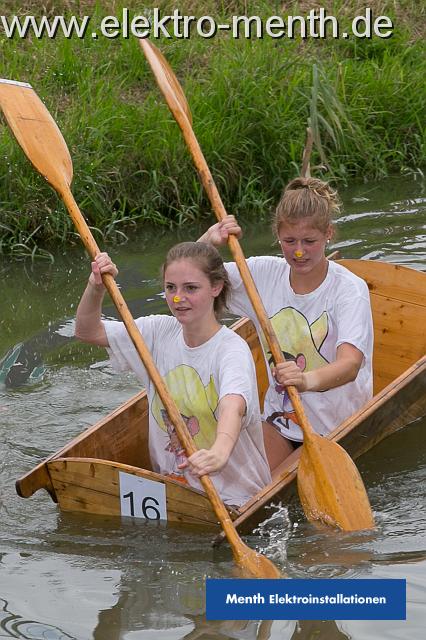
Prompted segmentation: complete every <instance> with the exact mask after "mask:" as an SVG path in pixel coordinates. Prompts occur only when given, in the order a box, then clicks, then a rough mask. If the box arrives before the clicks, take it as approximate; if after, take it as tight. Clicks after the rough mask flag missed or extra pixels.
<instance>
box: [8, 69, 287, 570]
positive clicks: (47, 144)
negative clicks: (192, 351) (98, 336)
mask: <svg viewBox="0 0 426 640" xmlns="http://www.w3.org/2000/svg"><path fill="white" fill-rule="evenodd" d="M0 106H1V108H2V109H3V112H4V115H5V117H6V120H7V123H8V125H9V127H10V129H11V130H12V132H13V133H14V135H15V137H16V139H17V141H18V143H19V144H20V145H21V147H22V149H23V150H24V152H25V154H26V156H27V157H28V159H29V160H30V161H31V163H32V164H33V165H34V167H35V169H36V170H37V171H38V172H39V173H41V175H42V176H44V178H45V179H46V180H47V182H49V184H50V185H51V186H52V187H53V188H54V189H55V190H56V191H57V193H58V195H59V196H60V197H61V198H62V200H63V202H64V204H65V206H66V207H67V209H68V212H69V214H70V216H71V218H72V220H73V222H74V224H75V226H76V228H77V231H78V233H79V234H80V237H81V239H82V241H83V243H84V246H85V247H86V249H87V251H88V253H89V254H90V256H91V257H92V259H93V258H94V257H95V256H96V255H97V254H98V253H99V248H98V246H97V244H96V242H95V240H94V238H93V236H92V234H91V231H90V229H89V227H88V225H87V223H86V221H85V219H84V218H83V216H82V214H81V212H80V210H79V208H78V206H77V204H76V202H75V200H74V197H73V195H72V193H71V189H70V186H71V182H72V177H73V168H72V161H71V157H70V154H69V151H68V148H67V145H66V142H65V140H64V138H63V137H62V134H61V132H60V131H59V128H58V127H57V125H56V123H55V121H54V120H53V118H52V116H51V115H50V113H49V111H48V110H47V108H46V107H45V106H44V104H43V103H42V102H41V100H40V99H39V97H38V96H37V94H36V93H35V91H34V90H33V89H32V87H31V86H30V85H28V84H23V83H17V82H11V81H4V80H0ZM102 279H103V282H104V284H105V287H106V288H107V290H108V292H109V294H110V296H111V298H112V300H113V302H114V303H115V305H116V307H117V310H118V312H119V314H120V316H121V318H122V320H123V322H124V324H125V326H126V329H127V331H128V333H129V336H130V338H131V340H132V342H133V344H134V345H135V348H136V350H137V352H138V354H139V356H140V357H141V359H142V362H143V364H144V365H145V368H146V370H147V372H148V374H149V376H150V378H151V380H152V381H153V383H154V385H155V388H156V390H157V392H158V395H159V396H160V398H161V401H162V403H163V405H164V407H165V408H166V410H167V413H168V415H169V417H170V420H171V421H172V423H173V425H174V426H175V428H176V432H177V434H178V437H179V440H180V441H181V443H182V445H183V446H184V448H185V452H186V454H187V456H190V455H192V454H193V453H194V452H195V451H196V447H195V444H194V442H193V440H192V438H191V435H190V433H189V431H188V429H187V427H186V425H185V422H184V420H183V419H182V416H181V414H180V413H179V410H178V408H177V406H176V404H175V402H174V400H173V398H172V397H171V395H170V393H169V391H168V389H167V387H166V385H165V383H164V380H163V378H162V377H161V375H160V373H159V372H158V370H157V367H156V366H155V364H154V361H153V359H152V357H151V354H150V352H149V350H148V348H147V347H146V345H145V342H144V340H143V338H142V336H141V334H140V333H139V331H138V329H137V327H136V324H135V322H134V320H133V317H132V315H131V313H130V311H129V309H128V307H127V305H126V303H125V301H124V298H123V296H122V295H121V293H120V290H119V289H118V286H117V284H116V282H115V280H114V278H113V277H112V276H111V274H105V275H103V276H102ZM201 482H202V485H203V487H204V490H205V492H206V494H207V495H208V498H209V500H210V502H211V504H212V507H213V509H214V511H215V513H216V515H217V518H218V520H219V522H220V524H221V526H222V528H223V530H224V532H225V534H226V536H227V538H228V540H229V543H230V545H231V547H232V551H233V555H234V559H235V562H236V563H237V564H238V565H239V566H240V567H241V568H242V569H243V570H244V572H245V573H246V574H248V575H250V576H252V577H253V576H254V577H258V578H278V577H280V575H281V574H280V572H279V571H278V569H277V567H276V566H275V565H274V564H273V563H272V562H271V561H270V560H269V559H268V558H266V557H265V556H263V555H261V554H259V553H257V552H255V551H254V550H253V549H250V548H249V547H248V546H247V545H246V544H244V543H243V541H242V540H241V538H240V537H239V535H238V534H237V532H236V530H235V528H234V526H233V524H232V520H231V518H230V516H229V514H228V511H227V510H226V507H225V505H224V504H223V502H222V501H221V499H220V497H219V495H218V493H217V491H216V489H215V487H214V485H213V483H212V481H211V479H210V478H209V477H208V476H203V477H202V478H201Z"/></svg>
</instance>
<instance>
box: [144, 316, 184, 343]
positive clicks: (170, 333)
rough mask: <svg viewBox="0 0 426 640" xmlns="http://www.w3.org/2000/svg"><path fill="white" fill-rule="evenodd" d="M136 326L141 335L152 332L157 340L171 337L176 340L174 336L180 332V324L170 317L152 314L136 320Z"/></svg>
mask: <svg viewBox="0 0 426 640" xmlns="http://www.w3.org/2000/svg"><path fill="white" fill-rule="evenodd" d="M136 324H137V325H138V328H139V329H140V330H141V331H142V333H144V332H145V333H146V332H152V333H153V334H155V336H156V337H157V338H158V337H171V338H172V339H176V336H177V335H178V334H179V333H181V332H182V326H181V324H180V323H179V322H178V321H177V320H176V318H175V317H174V316H171V315H170V316H168V315H165V314H154V315H149V316H142V317H140V318H138V319H137V320H136Z"/></svg>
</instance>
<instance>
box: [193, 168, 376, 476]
mask: <svg viewBox="0 0 426 640" xmlns="http://www.w3.org/2000/svg"><path fill="white" fill-rule="evenodd" d="M338 211H339V202H338V197H337V193H336V192H335V191H334V190H333V189H331V187H330V186H329V185H328V184H327V183H325V182H322V181H321V180H317V179H314V178H297V179H295V180H293V181H292V182H290V184H289V185H288V186H287V187H286V189H285V191H284V193H283V196H282V198H281V200H280V202H279V204H278V206H277V209H276V211H275V215H274V218H273V230H274V233H275V235H276V237H277V239H278V241H279V243H280V246H281V250H282V253H283V258H279V257H273V256H265V257H255V258H249V259H248V261H247V263H248V265H249V268H250V271H251V273H252V276H253V279H254V282H255V284H256V286H257V289H258V291H259V294H260V297H261V299H262V301H263V304H264V306H265V309H266V312H267V313H268V316H269V317H270V319H271V322H272V325H273V327H274V330H275V332H276V334H277V337H278V340H279V342H280V345H281V349H282V351H283V354H284V357H285V359H286V360H287V362H285V363H283V364H280V365H279V366H278V367H276V369H275V370H273V372H272V374H271V380H270V382H271V385H270V388H269V390H268V393H267V395H266V399H265V407H264V421H265V422H264V435H265V445H266V451H267V455H268V460H269V463H270V466H271V469H272V470H273V469H274V468H276V466H277V465H279V464H280V462H281V461H282V460H283V459H284V458H285V457H287V456H288V455H289V454H290V453H292V452H293V450H294V449H295V448H297V447H298V446H299V445H300V444H301V442H302V440H303V434H302V431H301V429H300V427H299V426H298V425H297V418H296V416H295V414H294V412H293V410H292V406H291V403H290V401H289V399H288V396H287V394H286V392H285V386H287V385H294V386H295V387H296V388H297V389H298V391H299V392H300V393H301V399H302V402H303V405H304V408H305V411H306V413H307V416H308V418H309V420H310V422H311V424H312V426H313V428H314V429H315V430H316V431H317V432H319V433H320V434H322V435H326V434H327V433H329V432H330V431H331V430H333V429H334V428H335V427H337V426H338V425H339V424H340V423H341V422H342V421H343V420H344V419H345V418H347V417H349V416H350V415H351V414H352V413H354V412H355V411H356V410H357V409H359V408H360V407H361V405H362V404H364V403H365V402H366V401H367V400H369V399H370V398H371V396H372V362H371V360H372V350H373V325H372V316H371V307H370V298H369V293H368V288H367V285H366V283H365V282H364V281H363V280H362V279H360V278H358V277H357V276H355V275H353V274H352V273H351V272H350V271H348V270H347V269H345V268H344V267H343V266H341V265H339V264H337V263H335V262H332V261H328V260H327V258H326V255H325V248H326V246H327V244H328V242H329V241H330V239H331V237H332V235H333V226H332V217H333V214H334V213H337V212H338ZM229 234H235V235H237V236H239V235H241V229H240V227H239V225H238V224H237V222H236V220H235V218H234V217H233V216H228V217H227V218H226V219H225V220H224V221H222V222H220V223H217V224H215V225H213V226H212V227H210V229H209V230H208V231H207V232H206V233H205V234H204V235H203V236H202V238H200V240H202V241H204V242H209V243H211V244H213V245H216V246H220V245H223V244H225V243H226V242H227V239H228V236H229ZM225 267H226V270H227V272H228V274H229V277H230V281H231V287H232V291H231V296H230V301H229V305H228V308H229V310H230V311H231V312H233V313H236V314H239V315H242V316H248V317H250V318H251V319H252V320H253V322H254V323H255V324H256V326H257V329H258V331H259V335H261V329H260V326H259V323H258V322H257V318H256V316H255V314H254V311H253V308H252V306H251V303H250V301H249V299H248V297H247V294H246V292H245V288H244V284H243V282H242V280H241V277H240V274H239V271H238V269H237V266H236V265H235V263H229V264H226V265H225ZM264 349H265V352H266V358H267V360H268V361H269V362H271V354H270V353H269V352H268V347H267V345H266V342H264ZM282 436H283V437H282Z"/></svg>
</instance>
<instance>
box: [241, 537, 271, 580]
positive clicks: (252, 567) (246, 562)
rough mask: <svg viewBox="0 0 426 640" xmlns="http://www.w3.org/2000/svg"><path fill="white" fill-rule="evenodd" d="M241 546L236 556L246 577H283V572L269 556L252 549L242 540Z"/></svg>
mask: <svg viewBox="0 0 426 640" xmlns="http://www.w3.org/2000/svg"><path fill="white" fill-rule="evenodd" d="M240 543H241V544H240V545H239V548H238V550H237V552H236V553H235V551H236V550H235V547H234V558H235V562H236V563H237V565H238V567H239V568H240V569H241V573H242V575H243V577H245V578H282V577H283V576H282V573H281V572H280V571H279V570H278V568H277V567H276V566H275V565H274V563H273V562H271V560H269V558H267V557H266V556H264V555H262V554H261V553H257V551H254V550H253V549H250V547H248V546H247V545H246V544H244V542H242V541H240Z"/></svg>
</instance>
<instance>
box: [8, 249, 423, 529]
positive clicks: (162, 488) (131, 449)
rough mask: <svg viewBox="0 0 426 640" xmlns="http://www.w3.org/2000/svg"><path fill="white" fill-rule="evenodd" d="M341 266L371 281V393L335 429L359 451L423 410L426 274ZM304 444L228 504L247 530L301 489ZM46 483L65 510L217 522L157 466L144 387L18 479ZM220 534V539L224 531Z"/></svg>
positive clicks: (26, 492)
mask: <svg viewBox="0 0 426 640" xmlns="http://www.w3.org/2000/svg"><path fill="white" fill-rule="evenodd" d="M340 262H341V264H343V265H344V266H345V267H347V268H348V269H350V270H351V271H352V272H354V273H356V274H357V275H359V276H361V277H362V278H364V280H365V281H366V282H367V284H368V287H369V290H370V295H371V303H372V310H373V319H374V331H375V347H374V359H373V365H374V393H375V395H374V397H373V398H372V400H371V401H370V402H368V403H367V404H366V405H365V406H363V407H362V409H361V410H360V411H358V412H357V413H355V414H354V415H352V416H351V417H350V418H348V419H347V420H346V421H345V422H344V423H342V424H341V425H338V426H337V427H336V429H335V430H334V431H333V432H332V433H331V434H330V435H329V437H330V438H331V439H333V440H335V441H338V442H339V443H340V444H341V445H342V446H343V447H344V448H345V449H346V450H347V451H348V452H349V454H350V455H351V456H352V457H353V458H357V457H358V456H360V455H362V454H363V453H365V452H366V451H368V450H370V449H371V448H372V447H374V445H376V444H377V443H378V442H380V441H381V440H383V438H385V437H387V436H389V435H390V434H392V433H394V432H396V431H398V430H399V429H401V428H403V427H404V426H406V425H407V424H409V423H410V422H412V421H413V420H415V419H417V418H419V417H421V416H424V415H425V414H426V356H425V355H424V354H425V352H426V332H425V330H424V327H425V324H426V300H425V295H424V292H425V291H426V274H425V273H422V272H420V271H415V270H413V269H408V268H406V267H402V266H398V265H393V264H388V263H383V262H376V261H366V260H341V261H340ZM233 329H234V330H235V331H236V332H237V333H238V334H239V335H241V336H242V337H243V338H244V339H245V340H246V341H247V343H248V344H249V346H250V349H251V352H252V354H253V358H254V361H255V364H256V373H257V379H258V388H259V397H260V401H261V403H263V399H264V396H265V392H266V389H267V386H268V378H267V372H266V365H265V361H264V358H263V355H262V350H261V346H260V343H259V339H258V336H257V333H256V331H255V329H254V326H253V324H252V323H251V322H250V321H249V320H247V319H242V320H239V321H238V322H236V323H235V324H234V325H233ZM299 456H300V450H298V451H295V452H294V453H293V454H292V455H291V456H290V457H289V458H288V459H287V460H285V461H284V462H283V463H282V465H281V466H280V467H279V468H278V469H277V470H276V471H275V472H274V477H273V480H272V482H271V483H270V484H269V485H268V486H267V487H265V488H264V489H263V490H262V491H261V492H259V493H258V494H257V495H256V496H255V497H254V498H252V499H251V500H250V501H249V502H247V503H246V504H245V505H243V506H242V507H241V508H240V509H239V510H235V509H230V513H231V517H232V518H233V520H234V522H235V525H236V526H237V527H238V529H239V531H240V532H241V533H249V532H251V531H252V530H253V528H254V527H255V526H256V525H258V524H259V523H260V522H262V520H264V519H265V517H267V516H269V515H270V511H269V512H267V511H266V510H265V509H266V507H267V506H268V505H269V504H270V503H272V502H273V503H276V502H278V501H281V502H283V503H285V502H287V501H288V500H289V499H290V498H291V497H292V496H293V495H295V493H296V491H295V478H296V474H297V465H298V458H299ZM42 488H43V489H46V490H47V491H48V492H49V494H50V496H51V498H52V499H53V500H54V501H55V502H57V503H58V504H59V507H60V508H61V509H63V510H65V511H78V512H83V513H90V514H103V515H113V516H128V517H135V518H137V517H140V518H145V519H147V520H159V519H160V520H167V521H168V523H171V524H184V525H200V526H203V527H209V528H210V527H213V528H216V529H218V524H217V521H216V517H215V515H214V512H213V510H212V508H211V505H210V502H209V500H208V498H207V497H206V496H205V495H204V494H203V493H202V492H201V491H197V490H196V489H192V488H189V487H187V486H185V485H182V484H180V483H179V482H177V481H176V480H173V479H170V478H167V477H165V476H162V475H160V474H157V473H154V472H153V471H152V470H151V465H150V460H149V454H148V404H147V399H146V395H145V392H143V391H142V392H140V393H138V394H137V395H135V396H134V397H133V398H131V399H130V400H128V401H127V402H125V403H124V404H123V405H122V406H120V407H119V408H118V409H116V410H115V411H113V412H112V413H111V414H110V415H108V416H107V417H106V418H104V419H102V420H100V421H99V422H98V423H96V424H95V425H93V426H92V427H89V428H88V429H87V430H86V431H84V432H83V433H82V434H80V435H79V436H77V437H76V438H74V439H73V440H72V441H71V442H70V443H69V444H67V445H66V446H65V447H63V448H62V449H60V450H59V451H57V452H56V453H54V454H53V455H51V456H50V457H49V458H47V459H46V460H44V461H43V462H41V463H40V464H39V465H38V466H36V467H35V468H34V469H33V470H32V471H30V472H29V473H27V474H26V475H24V476H23V477H21V478H20V479H19V480H18V481H17V482H16V489H17V492H18V494H19V495H20V496H21V497H24V498H28V497H29V496H31V495H32V494H33V493H34V492H35V491H38V489H42ZM218 540H220V538H218Z"/></svg>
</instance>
